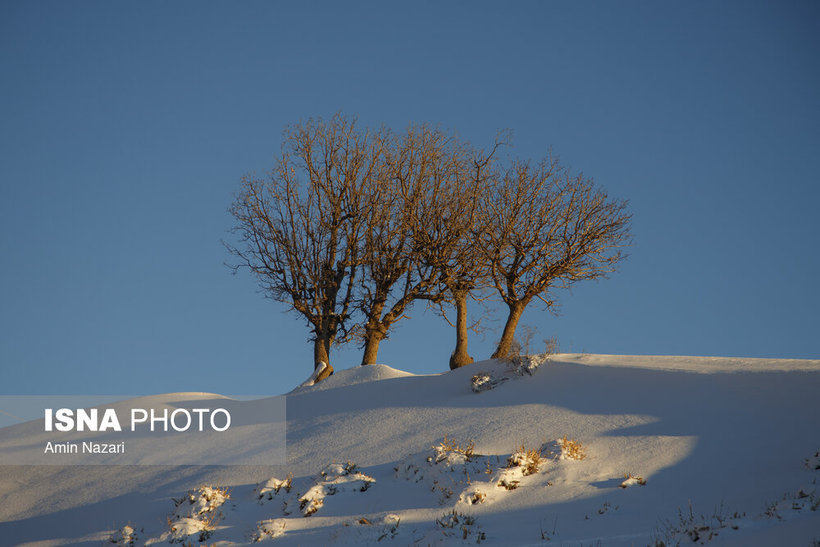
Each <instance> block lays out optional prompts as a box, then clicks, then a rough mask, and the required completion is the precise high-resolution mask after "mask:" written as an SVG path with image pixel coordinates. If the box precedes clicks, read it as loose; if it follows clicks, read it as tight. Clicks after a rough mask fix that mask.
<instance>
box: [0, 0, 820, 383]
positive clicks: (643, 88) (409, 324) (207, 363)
mask: <svg viewBox="0 0 820 547" xmlns="http://www.w3.org/2000/svg"><path fill="white" fill-rule="evenodd" d="M818 28H820V4H818V3H816V2H753V1H739V2H711V1H709V2H706V1H701V2H649V1H645V2H494V3H487V2H415V1H414V2H402V3H400V2H368V3H356V2H353V3H348V2H251V1H245V2H131V3H125V2H28V1H26V2H22V1H4V2H2V3H1V4H0V120H2V121H1V122H0V139H2V141H0V177H2V179H1V182H0V264H2V266H1V267H0V367H1V369H0V370H1V371H2V375H1V376H0V392H1V393H5V394H32V393H42V394H53V393H66V394H68V393H83V394H104V393H125V394H141V393H142V394H149V393H162V392H168V391H212V392H220V393H228V394H231V393H237V394H240V393H282V392H284V391H287V390H289V389H291V388H292V387H293V386H294V385H296V384H297V383H299V382H301V381H302V380H303V379H304V378H306V377H307V376H308V375H309V373H310V372H311V366H312V365H311V358H312V353H311V352H312V349H311V346H310V345H309V344H308V343H307V336H308V332H307V329H306V328H305V326H304V324H303V322H302V321H301V320H300V319H299V318H298V317H297V316H295V315H289V314H285V313H283V310H284V307H283V306H281V305H279V304H277V303H274V302H271V301H268V300H265V299H264V298H263V297H262V296H261V295H260V294H258V293H257V292H256V288H255V284H254V281H253V280H252V279H251V277H250V276H249V275H247V274H245V275H238V276H232V275H231V274H230V272H229V270H228V269H227V268H226V267H225V266H224V264H223V262H224V261H226V260H227V259H228V257H227V255H226V252H225V251H224V249H223V247H222V245H221V243H220V239H222V238H225V237H226V236H227V230H228V229H229V228H230V226H231V218H230V217H229V215H228V214H227V211H226V209H227V207H228V206H229V204H230V202H231V200H232V196H233V193H234V192H235V191H236V189H237V187H238V182H239V179H240V177H241V176H242V175H243V174H245V173H250V172H256V173H258V174H262V173H264V172H265V171H267V170H268V169H269V168H271V167H272V166H273V162H274V158H275V155H276V154H277V152H278V150H279V146H280V136H281V130H282V128H283V126H284V125H285V124H286V123H288V122H295V121H298V120H300V119H303V118H307V117H310V116H325V117H327V116H330V115H332V114H333V113H334V112H336V111H337V110H341V111H344V112H346V113H348V114H355V115H358V116H359V118H360V120H361V122H362V123H364V124H366V125H378V124H382V123H384V124H387V125H390V126H393V127H396V128H402V127H404V126H405V125H406V124H407V123H408V122H411V121H428V122H432V123H434V124H440V125H441V126H442V127H445V128H451V129H454V130H456V131H458V132H459V133H460V135H462V136H463V137H464V138H466V139H469V140H471V141H473V142H475V143H476V144H486V143H489V141H490V140H491V139H492V137H493V136H494V134H495V132H496V130H497V129H499V128H507V127H508V128H511V129H513V130H514V135H515V144H516V152H517V153H518V154H520V155H522V156H529V157H538V156H541V155H543V154H544V152H545V151H546V150H547V148H548V147H549V146H552V147H553V149H554V150H555V152H557V153H558V154H559V155H560V156H561V158H562V160H563V161H564V163H565V164H568V165H570V166H572V167H573V168H575V169H577V170H581V171H583V172H584V173H585V174H586V175H588V176H591V177H593V178H594V179H595V180H596V182H597V183H598V184H600V185H602V186H604V187H605V188H606V189H607V190H608V191H609V192H610V194H611V195H613V196H617V197H620V198H626V199H628V200H630V204H631V210H632V212H633V214H634V224H633V231H634V234H635V245H634V247H633V248H632V249H631V257H630V258H629V260H628V261H627V262H626V263H625V264H624V265H623V267H622V269H621V270H620V271H619V272H618V273H616V274H615V275H613V276H612V278H611V279H609V280H606V281H602V282H598V283H588V284H586V285H578V286H577V287H576V289H574V290H573V292H572V293H564V294H562V295H561V302H562V305H563V306H562V311H561V316H559V317H554V316H551V315H549V314H547V313H544V312H542V311H541V310H539V309H538V308H537V307H533V309H531V310H530V311H529V312H528V313H527V314H526V315H525V317H524V319H523V320H522V323H524V324H528V325H531V326H533V327H536V328H537V329H538V330H539V333H540V336H539V339H540V338H542V337H545V336H549V335H556V336H557V337H558V339H559V342H560V346H561V348H562V349H563V350H566V351H582V350H583V351H586V352H590V353H619V354H685V355H716V356H748V357H788V358H820V319H818V310H820V296H818V279H820V276H819V274H818V272H820V252H818V251H820V245H818V236H820V214H818V212H817V210H818V198H820V165H818V164H819V163H820V62H818V59H820V34H818V33H817V29H818ZM496 316H497V318H498V321H497V322H496V323H495V324H494V325H493V326H494V327H495V328H496V329H497V331H496V332H490V333H487V334H486V336H485V337H484V338H483V339H482V338H481V337H477V336H474V337H473V338H472V340H471V348H470V349H471V353H472V354H473V355H474V356H475V357H476V358H486V357H487V356H489V354H490V353H491V352H492V349H493V342H494V341H495V340H496V339H497V338H498V336H499V333H500V328H501V326H502V323H501V320H502V319H503V317H502V313H498V314H496ZM397 327H398V328H397V330H396V331H395V332H394V333H393V335H392V336H391V338H390V339H389V340H388V341H386V342H384V343H383V344H382V348H381V353H380V361H381V362H384V363H387V364H390V365H392V366H394V367H397V368H401V369H405V370H408V371H411V372H415V373H427V372H437V371H442V370H445V369H446V368H447V359H448V357H449V353H450V351H451V350H452V347H453V343H454V339H453V332H452V330H451V329H450V328H449V327H447V326H446V325H445V324H444V323H443V322H442V321H441V320H440V319H438V318H437V317H436V316H435V315H432V314H430V313H423V310H422V309H421V308H418V309H416V310H415V312H414V313H413V318H412V319H411V320H408V321H404V322H402V323H399V324H398V326H397ZM333 357H334V359H335V360H334V365H335V366H336V367H337V369H339V368H348V367H351V366H354V365H356V364H357V363H358V362H359V359H360V352H359V350H358V349H357V348H355V347H350V348H348V349H345V350H343V351H338V352H336V353H335V354H334V356H333Z"/></svg>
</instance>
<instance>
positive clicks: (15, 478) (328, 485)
mask: <svg viewBox="0 0 820 547" xmlns="http://www.w3.org/2000/svg"><path fill="white" fill-rule="evenodd" d="M478 373H486V374H487V375H488V376H490V377H491V378H493V379H494V380H498V379H500V378H504V377H507V378H509V379H508V380H507V381H504V382H499V383H498V385H496V387H495V388H493V389H490V390H488V391H484V392H481V393H475V392H473V391H472V390H471V379H472V377H473V376H474V375H476V374H478ZM818 393H820V361H799V360H768V359H767V360H764V359H723V358H705V357H648V356H609V355H568V354H562V355H556V356H553V358H552V359H550V360H549V361H547V362H546V363H544V364H543V365H541V366H540V367H539V368H538V369H537V370H535V371H534V373H533V374H532V375H529V374H526V373H521V374H515V373H514V372H513V371H512V370H511V368H510V366H509V365H506V364H503V363H497V362H483V363H476V364H474V365H471V366H469V367H465V368H463V369H460V370H457V371H453V372H448V373H444V374H440V375H427V376H416V375H412V374H409V373H406V372H402V371H398V370H395V369H392V368H390V367H387V366H384V365H374V366H369V367H356V368H354V369H349V370H341V371H337V373H336V374H335V375H333V376H332V377H330V378H329V379H327V380H325V381H323V382H321V383H319V384H318V385H316V386H312V387H306V388H297V389H296V390H294V391H293V392H291V393H290V394H288V398H287V416H288V424H287V427H288V429H287V431H288V463H287V465H282V466H272V467H160V466H134V467H127V468H123V467H116V466H97V467H45V466H30V467H3V468H0V496H2V497H0V499H2V500H3V503H0V538H2V539H0V544H2V545H6V544H9V545H15V544H26V545H28V544H31V545H62V544H87V545H99V544H100V541H108V540H109V539H111V538H113V539H114V540H116V541H119V542H121V543H126V541H127V539H128V538H129V537H133V536H130V535H129V534H130V533H131V531H132V529H133V532H134V534H135V537H136V541H135V544H136V545H142V544H143V543H146V542H147V543H148V544H153V543H156V544H167V543H168V542H169V541H179V542H187V541H192V542H193V543H194V544H197V543H199V540H200V539H202V540H203V541H204V542H206V543H207V544H208V545H210V544H214V543H216V544H218V545H233V544H244V543H250V542H253V541H255V540H257V539H258V540H261V541H263V542H268V541H270V542H271V544H285V545H299V544H301V545H312V544H316V545H321V544H334V543H335V544H358V543H396V544H401V545H406V544H424V545H426V544H436V543H440V542H441V543H447V544H450V543H460V542H468V543H474V542H476V541H481V542H482V543H487V544H496V545H524V544H541V543H546V544H550V545H562V544H566V545H578V544H582V545H590V544H602V545H633V544H634V545H649V544H654V542H655V541H657V540H661V541H664V542H665V543H666V544H675V543H681V544H686V543H687V542H688V543H691V540H692V539H693V538H695V539H697V541H698V542H703V541H707V540H709V539H710V537H711V540H710V541H709V543H710V544H732V545H777V544H784V545H786V544H789V545H811V544H812V541H814V540H820V492H818V490H817V485H816V481H817V478H818V476H820V471H818V470H816V469H815V467H818V465H820V463H819V462H818V456H817V452H818V450H820V426H818V421H817V416H820V397H818V396H817V394H818ZM181 396H182V395H181V394H170V395H168V396H167V397H169V398H179V397H181ZM32 434H34V433H32ZM445 436H446V437H447V442H446V443H445V445H448V446H450V448H451V449H450V450H446V449H445V448H442V447H441V443H442V440H443V439H444V438H445ZM564 436H567V437H568V438H569V439H577V440H578V441H580V442H581V443H582V446H583V448H584V450H585V454H586V457H585V458H584V459H581V460H573V459H562V458H561V457H560V446H559V444H558V443H556V440H558V439H562V438H563V437H564ZM453 441H455V442H453ZM470 441H472V442H473V448H472V450H466V449H467V447H468V445H469V444H470ZM247 443H248V446H251V445H253V439H247ZM434 445H436V446H439V448H438V450H436V449H434V448H433V446H434ZM455 445H458V448H457V449H456V446H455ZM522 445H523V446H524V447H525V448H527V449H533V448H535V449H541V451H542V457H543V458H544V459H543V461H541V462H540V463H539V462H535V464H534V465H532V466H531V468H530V469H529V470H526V463H525V462H523V463H524V465H515V464H514V463H509V460H510V457H511V456H512V455H513V454H514V452H515V451H516V450H517V449H518V448H519V447H521V446H522ZM465 452H466V453H465ZM518 463H522V460H518ZM332 464H335V465H332ZM351 464H355V466H354V465H351ZM630 474H631V475H632V476H633V477H634V478H633V479H632V480H629V481H627V482H626V485H627V486H628V487H627V488H622V487H621V485H622V483H624V480H625V475H630ZM289 475H290V476H291V477H292V480H291V481H290V483H289V486H290V491H288V488H287V486H286V484H287V483H286V478H287V477H288V476H289ZM638 478H640V479H642V481H644V480H645V484H644V485H641V484H639V482H642V481H639V480H638ZM272 479H276V480H272ZM201 486H208V487H226V488H227V491H216V490H208V489H205V490H202V491H200V490H198V488H199V487H201ZM220 492H221V493H220ZM186 493H190V496H189V497H188V498H185V499H184V500H183V501H182V502H180V504H179V505H177V506H175V503H174V502H173V501H172V498H174V499H176V500H180V499H182V498H183V497H184V496H185V495H186ZM225 495H228V496H229V498H225V497H224V496H225ZM453 511H455V513H453ZM306 514H307V515H308V516H304V515H306ZM126 525H128V526H130V528H125V529H124V530H123V527H124V526H126ZM209 528H211V530H208V529H209ZM735 528H736V529H735ZM172 529H173V531H172ZM188 532H191V535H188ZM123 536H125V538H123Z"/></svg>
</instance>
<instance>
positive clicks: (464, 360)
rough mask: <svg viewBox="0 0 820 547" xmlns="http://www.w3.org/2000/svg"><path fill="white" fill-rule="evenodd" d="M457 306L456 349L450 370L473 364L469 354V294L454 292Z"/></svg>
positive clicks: (451, 359)
mask: <svg viewBox="0 0 820 547" xmlns="http://www.w3.org/2000/svg"><path fill="white" fill-rule="evenodd" d="M453 303H454V304H455V306H456V349H455V350H454V351H453V354H452V355H451V356H450V370H455V369H457V368H459V367H463V366H464V365H469V364H470V363H472V362H473V358H472V357H470V355H469V354H468V353H467V292H466V291H455V292H453Z"/></svg>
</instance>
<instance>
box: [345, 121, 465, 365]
mask: <svg viewBox="0 0 820 547" xmlns="http://www.w3.org/2000/svg"><path fill="white" fill-rule="evenodd" d="M455 147H456V144H455V139H454V138H453V137H451V136H449V135H447V134H445V133H444V132H442V131H440V130H437V129H432V128H430V127H429V126H426V125H419V126H411V127H410V128H409V129H408V130H407V132H406V133H405V134H403V135H400V136H395V137H394V138H393V140H392V141H391V145H390V146H389V147H388V148H387V151H386V153H385V154H384V163H383V164H382V165H381V167H380V169H379V176H378V177H374V178H373V179H372V180H371V183H372V186H371V187H370V191H369V192H367V194H368V201H369V202H370V203H372V204H373V206H372V207H371V211H372V212H371V214H370V215H369V218H368V219H367V230H366V235H365V237H364V239H363V241H364V245H363V247H362V249H361V250H360V255H359V262H360V264H361V273H360V275H359V284H358V285H359V295H358V297H357V306H358V309H359V310H360V311H361V313H362V315H363V323H362V324H361V325H360V334H361V336H362V338H363V342H364V355H363V356H362V364H363V365H367V364H373V363H375V362H376V359H377V356H378V351H379V344H380V343H381V341H382V340H384V339H385V338H387V336H388V335H389V333H390V329H391V328H392V327H393V325H394V324H395V323H396V322H397V321H398V320H400V319H402V318H403V317H405V314H406V312H407V310H408V309H409V308H410V306H411V305H412V304H413V302H414V301H415V300H418V299H430V298H433V297H434V293H435V287H436V286H437V283H438V276H439V271H438V270H437V268H436V267H435V265H434V264H431V263H429V262H426V261H425V260H424V259H423V258H424V253H423V252H422V247H421V245H422V240H423V238H421V234H432V233H434V232H435V230H434V228H433V226H434V225H435V224H436V223H439V222H441V219H440V218H436V217H434V216H433V214H432V213H433V212H434V208H435V207H434V206H433V205H431V202H434V201H435V200H437V199H440V196H438V195H437V193H438V192H439V191H440V190H442V188H446V187H447V185H451V184H454V182H453V181H451V180H450V179H452V178H453V177H456V176H458V170H457V169H456V168H455V164H456V162H457V161H458V158H457V157H456V155H455V154H456V152H455ZM427 243H429V244H430V245H438V244H439V242H438V241H429V242H427Z"/></svg>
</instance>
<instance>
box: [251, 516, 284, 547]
mask: <svg viewBox="0 0 820 547" xmlns="http://www.w3.org/2000/svg"><path fill="white" fill-rule="evenodd" d="M284 533H285V519H267V520H260V521H259V522H258V523H256V530H255V531H254V534H253V535H252V536H251V539H252V541H253V542H254V543H257V542H259V541H262V540H263V539H274V538H278V537H280V536H282V535H284Z"/></svg>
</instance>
